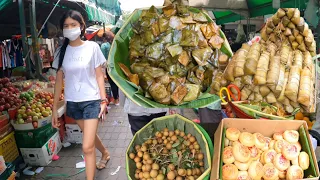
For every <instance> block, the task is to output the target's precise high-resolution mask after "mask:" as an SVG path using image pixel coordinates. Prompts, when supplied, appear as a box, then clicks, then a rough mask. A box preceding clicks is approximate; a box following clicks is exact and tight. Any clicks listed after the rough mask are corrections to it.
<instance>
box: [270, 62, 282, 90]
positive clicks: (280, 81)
mask: <svg viewBox="0 0 320 180" xmlns="http://www.w3.org/2000/svg"><path fill="white" fill-rule="evenodd" d="M285 71H286V66H285V65H283V64H281V65H280V72H279V76H278V84H277V85H276V87H275V89H274V94H275V95H276V96H278V95H279V94H280V92H281V91H282V89H283V88H285V87H284V86H285V84H284V83H285V82H284V80H285ZM270 89H271V90H272V88H270Z"/></svg>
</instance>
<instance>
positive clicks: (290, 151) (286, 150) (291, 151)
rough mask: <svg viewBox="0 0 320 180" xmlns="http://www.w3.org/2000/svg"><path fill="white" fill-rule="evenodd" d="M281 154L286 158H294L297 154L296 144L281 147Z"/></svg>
mask: <svg viewBox="0 0 320 180" xmlns="http://www.w3.org/2000/svg"><path fill="white" fill-rule="evenodd" d="M282 154H283V156H284V157H285V158H286V159H288V160H294V159H296V158H297V157H298V156H299V151H298V148H297V146H296V145H294V144H287V145H286V146H283V147H282Z"/></svg>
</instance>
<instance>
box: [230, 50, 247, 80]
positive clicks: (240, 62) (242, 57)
mask: <svg viewBox="0 0 320 180" xmlns="http://www.w3.org/2000/svg"><path fill="white" fill-rule="evenodd" d="M249 49H250V46H249V45H248V44H242V47H241V48H240V50H239V51H238V52H237V53H238V55H237V57H236V62H235V66H234V69H233V76H234V77H240V76H243V75H244V64H245V63H246V57H247V54H248V51H249Z"/></svg>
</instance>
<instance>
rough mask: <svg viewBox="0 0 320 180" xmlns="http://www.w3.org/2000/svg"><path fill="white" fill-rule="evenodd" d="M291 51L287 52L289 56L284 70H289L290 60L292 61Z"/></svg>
mask: <svg viewBox="0 0 320 180" xmlns="http://www.w3.org/2000/svg"><path fill="white" fill-rule="evenodd" d="M293 57H294V56H293V52H292V51H290V53H289V57H288V61H287V64H286V71H290V68H291V66H292V63H293V62H292V61H293Z"/></svg>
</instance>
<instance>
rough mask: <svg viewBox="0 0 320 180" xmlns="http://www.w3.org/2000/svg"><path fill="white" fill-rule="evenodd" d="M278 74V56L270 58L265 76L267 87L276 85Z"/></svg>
mask: <svg viewBox="0 0 320 180" xmlns="http://www.w3.org/2000/svg"><path fill="white" fill-rule="evenodd" d="M279 73H280V56H274V57H271V60H270V64H269V71H268V75H267V85H277V83H278V78H279Z"/></svg>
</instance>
